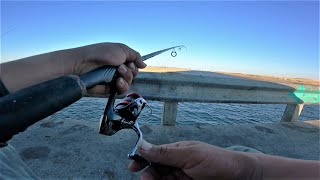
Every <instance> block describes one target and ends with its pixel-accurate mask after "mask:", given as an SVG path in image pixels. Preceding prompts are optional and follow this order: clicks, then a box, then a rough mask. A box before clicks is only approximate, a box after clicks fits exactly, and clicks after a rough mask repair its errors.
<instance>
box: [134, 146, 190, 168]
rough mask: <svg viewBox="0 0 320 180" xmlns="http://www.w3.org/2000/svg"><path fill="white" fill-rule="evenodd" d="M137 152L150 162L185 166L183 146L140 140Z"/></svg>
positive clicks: (178, 166) (185, 154) (185, 153)
mask: <svg viewBox="0 0 320 180" xmlns="http://www.w3.org/2000/svg"><path fill="white" fill-rule="evenodd" d="M139 152H140V154H141V156H142V157H143V158H145V159H146V160H148V161H149V162H151V163H156V164H161V165H166V166H172V167H177V168H183V167H184V166H185V164H186V163H187V162H186V159H188V158H186V157H187V152H185V151H184V150H183V148H180V147H175V146H170V145H160V146H157V145H153V144H150V143H149V142H147V141H145V140H142V141H141V144H140V146H139Z"/></svg>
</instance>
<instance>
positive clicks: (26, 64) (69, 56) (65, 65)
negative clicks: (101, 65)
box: [0, 49, 81, 92]
mask: <svg viewBox="0 0 320 180" xmlns="http://www.w3.org/2000/svg"><path fill="white" fill-rule="evenodd" d="M77 58H81V55H80V54H79V53H77V49H69V50H61V51H55V52H50V53H45V54H40V55H36V56H31V57H27V58H23V59H19V60H16V61H11V62H7V63H3V64H1V65H0V77H1V80H2V81H3V83H4V84H5V86H6V87H7V89H8V90H9V92H14V91H17V90H20V89H23V88H26V87H29V86H31V85H35V84H38V83H41V82H44V81H47V80H50V79H54V78H57V77H60V76H63V75H66V74H71V73H72V72H73V63H74V62H75V60H76V59H77Z"/></svg>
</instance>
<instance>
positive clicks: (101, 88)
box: [87, 77, 129, 95]
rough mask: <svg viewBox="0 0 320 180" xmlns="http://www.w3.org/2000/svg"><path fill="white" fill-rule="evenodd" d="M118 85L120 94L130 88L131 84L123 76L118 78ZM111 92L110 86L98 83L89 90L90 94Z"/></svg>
mask: <svg viewBox="0 0 320 180" xmlns="http://www.w3.org/2000/svg"><path fill="white" fill-rule="evenodd" d="M116 86H117V89H118V93H119V94H124V93H125V92H127V91H128V89H129V84H128V82H126V80H124V79H123V78H122V77H120V78H118V79H117V80H116ZM109 92H110V86H106V85H98V86H95V87H94V88H92V89H90V90H88V92H87V93H88V94H97V95H106V94H109Z"/></svg>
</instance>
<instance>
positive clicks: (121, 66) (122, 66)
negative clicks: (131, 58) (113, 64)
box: [118, 64, 127, 73]
mask: <svg viewBox="0 0 320 180" xmlns="http://www.w3.org/2000/svg"><path fill="white" fill-rule="evenodd" d="M118 69H119V71H120V72H122V73H125V72H127V68H126V67H125V66H124V65H123V64H121V65H120V66H119V68H118Z"/></svg>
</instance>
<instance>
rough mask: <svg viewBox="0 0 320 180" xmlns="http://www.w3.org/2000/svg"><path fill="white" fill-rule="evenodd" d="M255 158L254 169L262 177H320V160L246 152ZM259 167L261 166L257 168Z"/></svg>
mask: <svg viewBox="0 0 320 180" xmlns="http://www.w3.org/2000/svg"><path fill="white" fill-rule="evenodd" d="M246 154H247V155H248V157H250V158H251V159H255V161H256V164H255V165H254V166H255V167H251V168H250V167H249V168H247V169H254V170H257V171H259V172H254V173H253V174H255V175H257V174H259V175H261V179H320V162H319V161H312V160H298V159H291V158H284V157H278V156H272V155H266V154H255V153H246ZM257 167H259V168H257Z"/></svg>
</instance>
